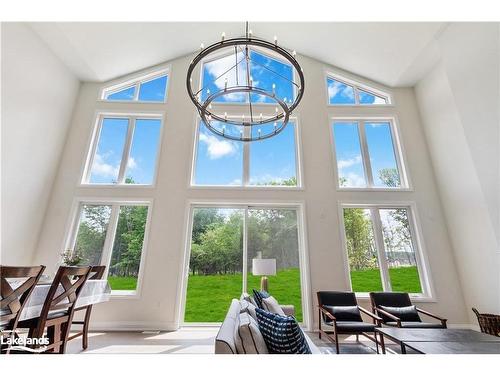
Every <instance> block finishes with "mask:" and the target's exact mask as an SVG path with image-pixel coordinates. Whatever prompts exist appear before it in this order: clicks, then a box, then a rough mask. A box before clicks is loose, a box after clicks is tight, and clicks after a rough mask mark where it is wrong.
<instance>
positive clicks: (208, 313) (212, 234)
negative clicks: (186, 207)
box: [184, 208, 245, 322]
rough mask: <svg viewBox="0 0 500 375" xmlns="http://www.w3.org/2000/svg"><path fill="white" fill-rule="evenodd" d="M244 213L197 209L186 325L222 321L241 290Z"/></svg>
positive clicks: (232, 210)
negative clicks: (188, 323) (232, 300)
mask: <svg viewBox="0 0 500 375" xmlns="http://www.w3.org/2000/svg"><path fill="white" fill-rule="evenodd" d="M244 215H245V213H244V210H242V209H226V208H196V209H195V210H194V212H193V223H192V224H193V231H192V237H191V256H190V260H189V277H188V286H187V296H186V311H185V315H184V321H185V322H222V321H223V320H224V318H225V316H226V313H227V309H228V308H229V305H230V303H231V299H233V298H238V299H239V298H240V295H241V292H242V288H243V273H242V272H243V218H244Z"/></svg>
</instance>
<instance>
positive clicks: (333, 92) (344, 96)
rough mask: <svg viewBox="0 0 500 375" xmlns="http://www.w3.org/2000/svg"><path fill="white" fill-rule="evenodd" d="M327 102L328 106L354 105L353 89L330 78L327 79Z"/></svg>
mask: <svg viewBox="0 0 500 375" xmlns="http://www.w3.org/2000/svg"><path fill="white" fill-rule="evenodd" d="M327 85H328V102H329V103H330V104H356V100H355V99H354V88H353V87H352V86H349V85H346V84H345V83H342V82H339V81H336V80H334V79H332V78H328V79H327Z"/></svg>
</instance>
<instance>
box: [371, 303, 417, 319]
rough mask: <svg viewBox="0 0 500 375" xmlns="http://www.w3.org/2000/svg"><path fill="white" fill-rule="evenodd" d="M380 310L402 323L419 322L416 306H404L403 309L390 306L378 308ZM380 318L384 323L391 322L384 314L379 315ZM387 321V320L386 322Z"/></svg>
mask: <svg viewBox="0 0 500 375" xmlns="http://www.w3.org/2000/svg"><path fill="white" fill-rule="evenodd" d="M380 308H381V309H382V310H385V311H387V312H388V313H389V314H392V315H394V316H395V317H398V318H399V319H401V321H402V322H421V321H422V319H420V316H419V315H418V311H417V307H416V306H413V305H412V306H404V307H392V306H380ZM380 317H381V318H383V319H384V320H385V321H392V319H390V318H389V317H387V316H385V315H384V314H380ZM386 319H387V320H386Z"/></svg>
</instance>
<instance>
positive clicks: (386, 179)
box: [378, 168, 401, 187]
mask: <svg viewBox="0 0 500 375" xmlns="http://www.w3.org/2000/svg"><path fill="white" fill-rule="evenodd" d="M378 177H379V178H380V181H382V183H383V184H384V185H385V186H389V187H399V186H400V184H401V183H400V179H399V173H398V170H397V169H396V168H383V169H381V170H379V171H378Z"/></svg>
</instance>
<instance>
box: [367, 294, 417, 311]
mask: <svg viewBox="0 0 500 375" xmlns="http://www.w3.org/2000/svg"><path fill="white" fill-rule="evenodd" d="M370 299H371V301H372V304H373V306H375V307H380V306H393V307H404V306H411V305H412V303H411V300H410V295H409V294H408V293H402V292H370Z"/></svg>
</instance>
